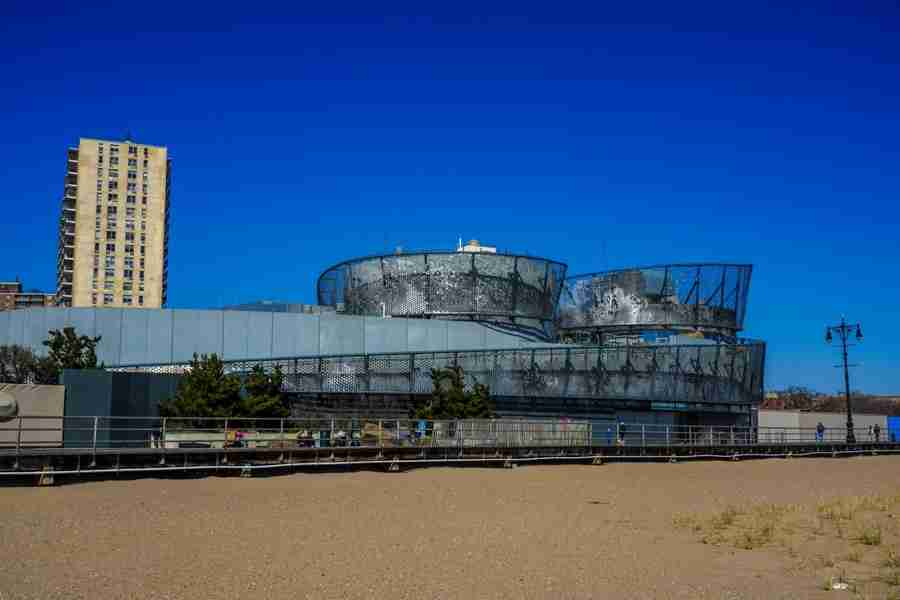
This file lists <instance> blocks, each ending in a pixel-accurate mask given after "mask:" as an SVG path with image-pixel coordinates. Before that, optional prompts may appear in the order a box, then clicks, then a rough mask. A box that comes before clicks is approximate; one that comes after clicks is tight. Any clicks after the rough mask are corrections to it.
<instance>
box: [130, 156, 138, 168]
mask: <svg viewBox="0 0 900 600" xmlns="http://www.w3.org/2000/svg"><path fill="white" fill-rule="evenodd" d="M129 154H130V153H129ZM128 166H129V167H136V166H137V159H136V158H129V159H128Z"/></svg>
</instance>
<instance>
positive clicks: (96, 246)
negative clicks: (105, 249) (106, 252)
mask: <svg viewBox="0 0 900 600" xmlns="http://www.w3.org/2000/svg"><path fill="white" fill-rule="evenodd" d="M94 252H100V244H94Z"/></svg>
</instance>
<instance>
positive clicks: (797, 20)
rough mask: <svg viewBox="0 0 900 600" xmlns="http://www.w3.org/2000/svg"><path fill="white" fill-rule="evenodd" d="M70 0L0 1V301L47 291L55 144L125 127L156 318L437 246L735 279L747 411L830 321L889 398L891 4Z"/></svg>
mask: <svg viewBox="0 0 900 600" xmlns="http://www.w3.org/2000/svg"><path fill="white" fill-rule="evenodd" d="M69 4H70V5H68V6H63V7H56V8H52V7H48V6H47V5H45V4H39V3H34V2H18V1H16V0H11V1H10V0H7V1H6V2H3V3H2V5H0V81H2V82H3V84H2V85H3V88H2V89H0V164H3V165H4V168H3V169H2V170H0V190H2V194H3V198H2V200H0V202H2V213H0V214H2V219H3V220H2V225H3V227H2V235H0V279H5V278H11V277H14V276H16V275H19V276H21V277H22V278H23V280H24V281H25V283H26V286H28V287H38V288H48V289H49V288H52V287H53V284H54V281H55V275H54V269H55V255H56V221H57V219H58V215H59V197H60V195H61V192H62V182H63V169H64V165H65V148H66V147H67V146H69V145H74V144H76V143H77V140H78V137H79V136H85V137H121V136H124V135H125V133H126V132H127V131H131V132H133V134H134V136H135V137H136V138H138V139H139V140H140V141H143V142H146V143H152V144H160V145H166V146H168V147H169V149H170V153H171V156H172V157H173V159H174V170H173V191H172V199H173V218H172V230H171V236H172V238H171V239H172V241H171V251H170V252H171V253H170V282H169V289H170V294H169V295H170V305H171V306H174V307H211V306H221V305H224V304H231V303H237V302H244V301H251V300H254V299H259V298H269V299H285V300H292V301H299V302H314V289H313V286H314V283H315V278H316V276H317V274H318V273H319V272H320V271H321V270H322V269H324V268H325V267H327V266H328V265H330V264H332V263H335V262H338V261H340V260H343V259H345V258H348V257H352V256H355V255H361V254H371V253H376V252H380V251H383V250H388V251H390V250H393V249H394V248H395V247H396V246H403V247H405V248H417V247H418V248H422V247H425V248H435V247H450V246H453V245H454V244H455V242H456V239H457V237H459V236H462V237H463V238H471V237H477V238H478V239H480V240H482V241H485V242H489V243H493V244H496V245H498V246H500V247H501V248H505V249H510V250H514V251H520V252H529V253H532V254H538V255H542V256H547V257H549V258H554V259H559V260H563V261H565V262H567V263H568V264H569V270H570V273H579V272H586V271H596V270H600V269H604V268H607V267H610V268H612V267H625V266H630V265H640V264H656V263H662V262H667V261H675V262H684V261H703V260H713V261H736V262H751V263H753V264H754V265H755V271H754V277H753V282H752V286H751V292H750V308H749V312H748V319H747V322H746V332H745V333H746V334H747V335H748V336H752V337H759V338H764V339H766V340H767V341H768V342H769V353H768V373H767V379H768V381H767V384H768V386H769V387H775V388H777V387H783V386H787V385H792V384H797V385H807V386H810V387H813V388H815V389H817V390H821V391H834V390H836V389H837V388H838V387H839V386H840V374H839V372H838V370H836V369H833V368H832V365H834V364H837V354H836V353H835V352H834V351H832V350H829V349H828V348H827V347H826V346H825V345H824V342H823V332H824V325H825V324H826V323H832V322H835V321H837V320H838V319H839V318H840V316H841V314H846V315H847V316H848V318H851V319H853V320H859V321H862V323H863V326H864V333H865V334H866V338H867V339H866V341H865V343H864V344H863V345H862V346H860V347H858V348H854V350H853V359H854V361H855V362H859V363H861V364H862V366H861V367H860V368H858V369H856V370H855V372H854V373H853V382H854V387H858V388H861V389H864V390H866V391H868V392H872V393H885V394H886V393H900V372H898V367H900V359H898V358H897V354H896V352H897V346H898V341H900V331H898V319H897V312H898V311H897V304H898V300H900V268H898V263H900V242H898V227H897V226H898V222H900V209H898V199H900V167H898V165H900V161H898V159H900V35H898V34H900V8H898V7H897V5H896V3H890V2H884V3H880V4H876V3H865V2H861V3H842V4H834V5H831V4H829V3H827V2H817V3H815V4H808V5H792V6H783V7H780V8H761V7H759V6H752V5H750V4H747V5H743V6H742V5H739V4H737V3H735V4H732V3H715V4H712V3H710V4H692V5H690V6H687V5H684V4H682V3H678V4H677V6H676V3H661V4H659V5H652V4H640V5H637V4H636V5H635V6H634V7H633V8H632V9H628V8H620V7H616V8H614V7H613V5H612V3H610V4H609V5H606V4H605V3H595V4H596V6H594V7H592V8H586V7H585V6H583V5H576V4H572V5H567V4H565V3H540V4H537V3H535V4H533V5H531V4H528V3H523V2H518V3H515V4H510V5H507V6H504V5H500V4H495V5H489V4H488V3H477V4H473V5H471V6H466V5H465V4H464V3H453V4H452V8H442V9H436V10H440V12H428V11H429V10H430V8H429V6H428V4H427V3H425V4H422V3H416V4H408V5H402V4H381V3H366V4H361V5H354V4H352V3H335V5H334V6H333V12H325V11H324V9H309V8H308V7H306V6H304V5H306V4H309V3H297V4H298V6H300V7H302V8H298V7H294V8H291V9H285V8H284V7H282V6H280V3H279V4H267V3H266V2H255V3H252V4H246V3H241V4H236V5H235V7H234V8H232V7H229V6H223V5H222V3H216V4H210V5H208V6H203V5H202V4H201V3H188V2H182V3H178V4H175V3H167V2H155V3H151V4H147V3H121V2H119V3H101V4H93V5H92V4H91V3H77V4H76V3H69ZM376 4H377V6H376ZM585 4H586V3H585ZM757 4H758V3H757ZM54 10H55V11H57V12H55V13H54V12H52V11H54Z"/></svg>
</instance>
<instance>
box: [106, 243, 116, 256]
mask: <svg viewBox="0 0 900 600" xmlns="http://www.w3.org/2000/svg"><path fill="white" fill-rule="evenodd" d="M106 253H107V254H115V253H116V245H115V244H107V245H106Z"/></svg>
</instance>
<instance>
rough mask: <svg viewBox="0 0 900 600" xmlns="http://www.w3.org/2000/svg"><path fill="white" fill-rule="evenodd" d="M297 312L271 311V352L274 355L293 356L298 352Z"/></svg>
mask: <svg viewBox="0 0 900 600" xmlns="http://www.w3.org/2000/svg"><path fill="white" fill-rule="evenodd" d="M300 316H302V315H300V314H297V313H272V354H273V355H274V356H294V355H296V354H298V351H297V346H298V344H297V338H298V337H299V333H300V331H299V329H300V327H299V325H298V323H299V321H300V319H298V318H297V317H300Z"/></svg>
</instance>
